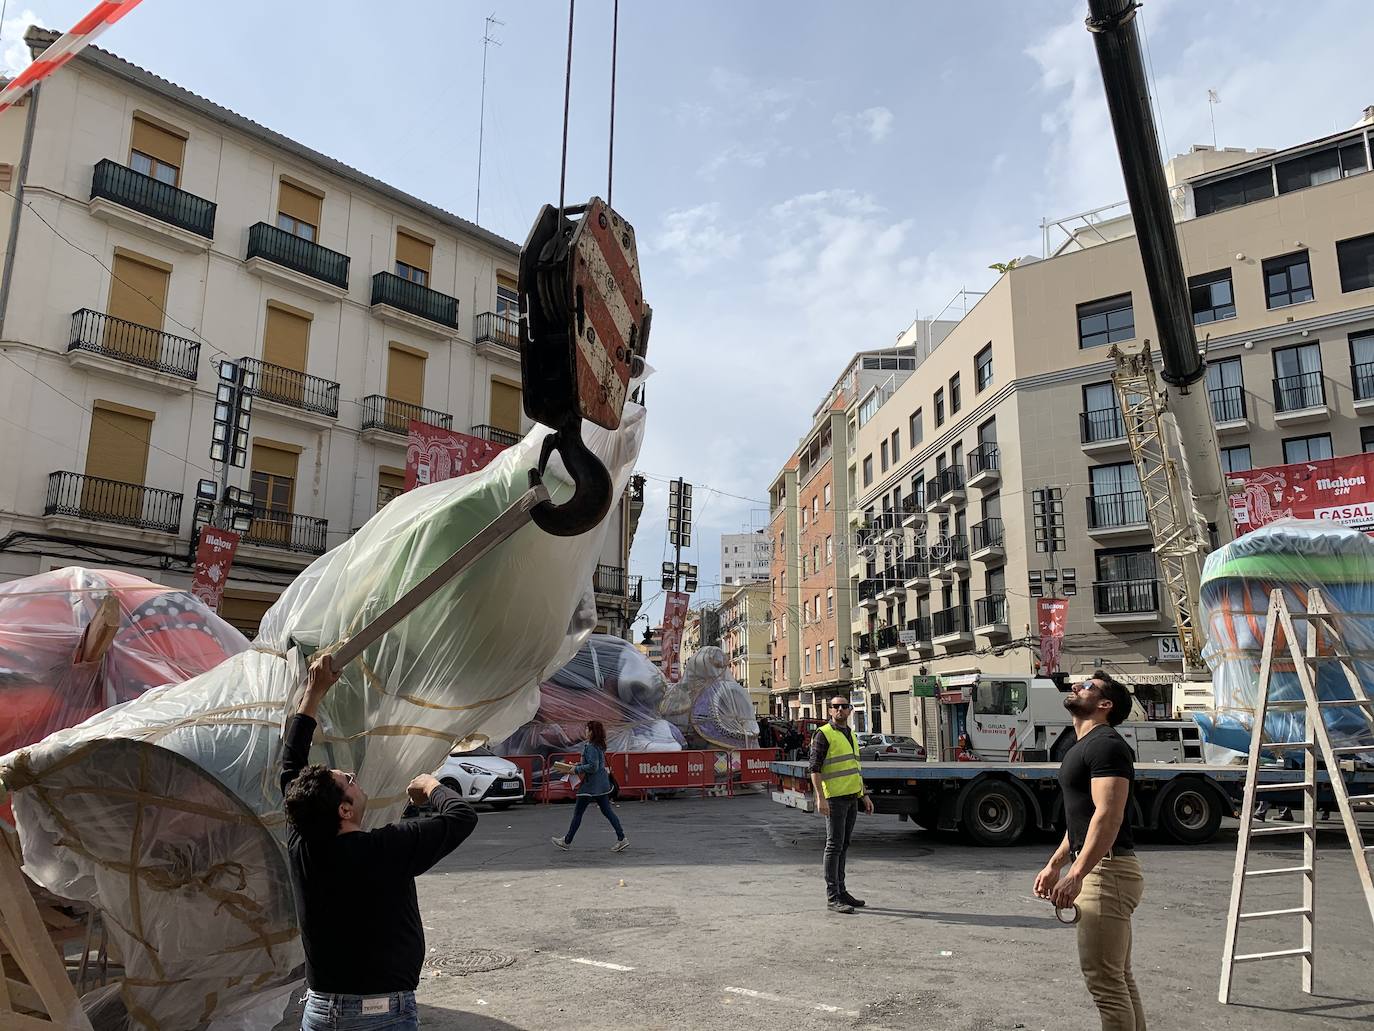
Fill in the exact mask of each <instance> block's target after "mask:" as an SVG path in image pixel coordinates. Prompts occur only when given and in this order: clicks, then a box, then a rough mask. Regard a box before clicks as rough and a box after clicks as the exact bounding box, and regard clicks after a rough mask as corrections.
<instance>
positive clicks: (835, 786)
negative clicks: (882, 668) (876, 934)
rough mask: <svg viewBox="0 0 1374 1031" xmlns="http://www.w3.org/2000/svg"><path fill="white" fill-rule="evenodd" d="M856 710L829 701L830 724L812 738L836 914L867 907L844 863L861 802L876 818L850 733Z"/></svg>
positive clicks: (830, 904)
mask: <svg viewBox="0 0 1374 1031" xmlns="http://www.w3.org/2000/svg"><path fill="white" fill-rule="evenodd" d="M851 708H853V707H852V706H851V705H850V704H849V699H847V698H844V697H840V696H836V697H834V698H832V699H830V722H829V723H825V724H822V725H821V726H820V727H817V728H816V732H815V733H814V734H812V735H811V786H812V787H813V788H814V789H815V795H816V810H817V812H819V813H820V814H821V815H822V816H824V817H825V897H826V908H827V909H830V910H833V911H834V912H836V913H852V912H854V909H855V907H858V906H863V904H864V901H863V899H856V898H855V897H854V896H853V895H851V894H849V891H848V889H847V888H846V887H845V883H844V861H845V855H846V853H848V851H849V839H850V837H851V836H852V835H853V834H854V820H855V818H856V817H857V816H858V813H859V804H860V802H861V801H862V803H863V807H864V812H867V813H872V812H873V799H871V798H870V797H869V796H868V793H867V792H866V791H864V778H863V771H862V769H861V767H860V766H859V749H858V746H857V745H856V744H855V743H854V732H853V731H852V730H851V729H850V728H849V711H850V709H851Z"/></svg>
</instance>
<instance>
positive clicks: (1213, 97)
mask: <svg viewBox="0 0 1374 1031" xmlns="http://www.w3.org/2000/svg"><path fill="white" fill-rule="evenodd" d="M1220 103H1221V97H1219V96H1217V91H1216V90H1214V89H1209V90H1208V91H1207V113H1208V114H1209V115H1210V116H1211V118H1212V149H1213V150H1215V149H1216V146H1217V105H1218V104H1220Z"/></svg>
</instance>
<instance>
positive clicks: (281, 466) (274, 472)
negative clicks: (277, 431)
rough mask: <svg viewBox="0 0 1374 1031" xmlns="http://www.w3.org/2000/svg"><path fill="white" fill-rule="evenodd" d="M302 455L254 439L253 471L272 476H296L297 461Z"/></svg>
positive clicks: (292, 478) (291, 477) (292, 477)
mask: <svg viewBox="0 0 1374 1031" xmlns="http://www.w3.org/2000/svg"><path fill="white" fill-rule="evenodd" d="M299 457H300V456H299V455H297V454H296V453H295V452H293V451H285V450H283V449H282V448H277V447H273V446H272V445H271V444H264V443H262V442H261V441H257V440H255V441H253V472H255V473H267V474H268V475H270V476H283V477H287V478H288V479H291V480H294V479H295V478H296V462H297V459H298V458H299Z"/></svg>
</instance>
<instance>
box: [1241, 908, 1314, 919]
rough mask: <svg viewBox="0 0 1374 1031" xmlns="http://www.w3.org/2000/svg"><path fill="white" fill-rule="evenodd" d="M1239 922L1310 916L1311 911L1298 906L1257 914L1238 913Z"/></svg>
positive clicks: (1263, 911) (1268, 910)
mask: <svg viewBox="0 0 1374 1031" xmlns="http://www.w3.org/2000/svg"><path fill="white" fill-rule="evenodd" d="M1238 915H1239V918H1240V919H1241V920H1261V919H1263V918H1265V917H1270V916H1311V915H1312V910H1310V909H1308V908H1307V907H1305V906H1298V907H1297V908H1296V909H1266V910H1262V911H1260V912H1257V913H1240V914H1238Z"/></svg>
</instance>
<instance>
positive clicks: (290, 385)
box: [239, 358, 339, 419]
mask: <svg viewBox="0 0 1374 1031" xmlns="http://www.w3.org/2000/svg"><path fill="white" fill-rule="evenodd" d="M239 364H240V365H242V366H243V367H244V369H246V370H247V371H248V372H250V373H252V374H253V389H252V390H251V391H249V393H251V394H252V395H253V396H254V397H256V398H259V399H261V400H263V401H270V402H271V403H272V404H277V405H281V406H282V407H284V408H291V409H294V410H296V411H300V412H305V413H309V414H313V415H318V416H324V417H325V418H326V419H337V418H338V417H339V385H338V384H337V383H335V382H334V381H333V380H328V379H321V378H320V377H319V376H309V375H306V374H305V373H304V372H297V371H296V370H295V369H288V368H286V367H284V366H281V365H273V364H272V363H271V362H262V361H258V360H257V359H256V358H243V359H241V360H240V362H239Z"/></svg>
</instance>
